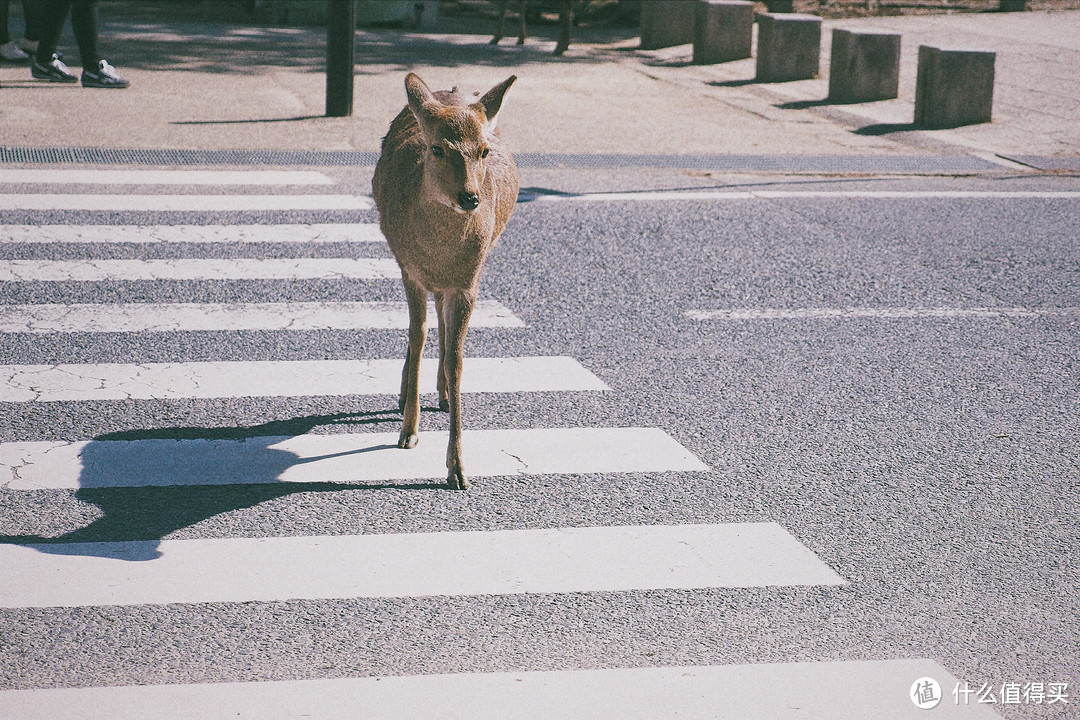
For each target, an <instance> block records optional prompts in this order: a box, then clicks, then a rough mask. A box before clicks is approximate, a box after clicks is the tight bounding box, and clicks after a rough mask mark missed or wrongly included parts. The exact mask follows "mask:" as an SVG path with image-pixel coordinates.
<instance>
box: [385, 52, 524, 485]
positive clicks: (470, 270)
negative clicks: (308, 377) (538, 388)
mask: <svg viewBox="0 0 1080 720" xmlns="http://www.w3.org/2000/svg"><path fill="white" fill-rule="evenodd" d="M515 80H517V77H516V76H514V75H511V76H510V77H509V78H507V79H506V80H504V81H503V82H501V83H499V84H498V85H496V86H495V87H493V88H491V89H490V90H489V91H487V92H486V93H485V94H484V95H483V96H482V97H480V98H479V99H478V100H477V99H476V97H477V96H478V95H479V93H476V94H475V95H473V96H472V98H471V99H470V98H468V97H466V96H465V95H463V94H462V93H459V92H458V89H457V88H456V87H455V88H454V89H452V90H449V91H438V92H432V91H431V90H430V89H429V88H428V86H427V85H426V84H425V83H424V81H423V80H421V79H420V77H419V76H418V75H416V74H415V73H409V74H408V75H407V76H406V78H405V92H406V96H407V97H408V104H407V105H406V106H405V108H404V109H403V110H402V111H401V112H400V113H399V114H398V115H397V117H396V118H394V120H393V122H391V124H390V130H389V132H388V133H387V134H386V136H385V137H384V138H383V141H382V150H381V153H380V155H379V160H378V162H377V163H376V165H375V174H374V176H373V178H372V194H373V195H374V197H375V207H376V209H377V210H378V213H379V225H380V228H381V229H382V232H383V235H384V236H385V237H386V240H387V244H388V245H389V246H390V250H391V251H392V252H393V254H394V257H395V258H396V259H397V262H398V265H399V266H400V268H401V279H402V282H403V284H404V286H405V297H406V300H407V303H408V308H409V343H408V349H407V350H406V354H405V364H404V367H403V368H402V372H401V393H400V395H399V396H398V409H399V411H400V412H401V414H402V422H401V433H400V435H399V436H398V443H397V446H398V447H399V448H402V449H409V448H412V447H415V446H416V444H417V442H418V440H419V437H418V434H417V433H418V430H419V423H420V383H419V374H420V357H421V355H422V354H423V350H424V341H425V339H426V337H427V303H428V296H429V295H434V298H435V310H436V315H437V318H438V327H439V332H438V335H439V367H438V372H437V376H436V377H437V390H438V394H439V409H440V410H442V411H449V413H450V438H449V443H448V445H447V448H446V467H447V484H448V485H449V486H450V488H452V489H456V490H466V489H468V487H469V481H468V479H467V478H466V476H465V471H464V468H463V466H462V461H461V372H462V364H463V360H464V355H465V334H466V332H467V331H468V327H469V318H470V317H471V315H472V310H473V307H474V305H475V304H476V298H477V292H478V287H479V283H480V275H481V273H482V272H483V269H484V263H485V261H486V259H487V256H488V253H489V252H490V251H491V249H492V248H493V247H494V246H495V243H496V242H497V241H498V239H499V236H500V235H501V234H502V231H503V228H505V227H506V223H507V221H508V220H509V219H510V215H511V213H512V212H513V210H514V205H515V204H516V203H517V195H518V175H517V166H516V165H515V164H514V158H513V156H512V155H511V154H510V151H509V149H508V148H507V147H506V146H505V145H504V144H503V142H502V140H501V139H500V137H499V130H498V127H497V122H498V117H499V111H500V110H501V108H502V104H503V96H504V95H505V93H506V91H507V90H508V89H509V88H510V86H511V85H513V83H514V81H515Z"/></svg>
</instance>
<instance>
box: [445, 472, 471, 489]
mask: <svg viewBox="0 0 1080 720" xmlns="http://www.w3.org/2000/svg"><path fill="white" fill-rule="evenodd" d="M446 484H447V485H449V486H450V489H451V490H468V489H469V481H468V479H467V478H466V477H465V474H464V473H462V472H461V471H460V470H451V471H450V474H449V475H447V477H446Z"/></svg>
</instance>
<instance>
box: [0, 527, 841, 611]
mask: <svg viewBox="0 0 1080 720" xmlns="http://www.w3.org/2000/svg"><path fill="white" fill-rule="evenodd" d="M627 548H634V552H627ZM148 559H152V560H153V561H152V562H147V560H148ZM0 568H2V569H0V581H2V582H0V607H8V608H10V607H71V606H82V605H92V606H98V605H144V604H154V605H165V604H173V603H199V602H253V601H262V602H269V601H274V600H288V599H303V600H311V599H332V598H357V597H368V598H380V597H427V596H435V595H445V596H452V595H506V594H520V593H571V592H618V591H626V590H670V589H684V590H685V589H695V588H745V587H765V586H769V585H843V584H845V583H844V580H843V579H842V578H840V576H838V575H837V574H836V573H835V572H833V571H832V570H830V569H829V568H828V566H826V565H825V564H824V563H822V562H821V561H820V560H818V559H817V558H816V557H815V556H814V554H813V553H812V552H810V551H809V550H807V549H806V548H805V547H803V545H802V544H801V543H799V541H797V540H796V539H795V538H793V537H791V535H789V534H788V533H787V532H786V531H785V530H784V529H783V528H781V527H780V526H779V525H777V524H775V523H733V524H728V525H676V526H657V525H650V526H635V527H593V528H554V529H544V530H486V531H476V532H437V533H391V534H375V535H352V536H334V537H325V536H324V537H280V538H228V539H212V540H162V541H160V542H152V541H151V542H123V543H93V544H92V547H87V546H86V545H84V544H78V543H68V544H60V545H0ZM56 578H64V582H56Z"/></svg>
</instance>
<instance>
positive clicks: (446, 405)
mask: <svg viewBox="0 0 1080 720" xmlns="http://www.w3.org/2000/svg"><path fill="white" fill-rule="evenodd" d="M439 409H440V410H442V411H443V412H450V401H449V400H447V399H446V398H439Z"/></svg>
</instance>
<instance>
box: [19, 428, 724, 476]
mask: <svg viewBox="0 0 1080 720" xmlns="http://www.w3.org/2000/svg"><path fill="white" fill-rule="evenodd" d="M397 439H398V434H397V432H396V431H395V432H392V433H354V434H335V435H297V436H294V437H278V436H262V437H260V436H256V437H251V438H246V439H243V440H197V439H193V440H128V441H122V440H91V441H82V442H64V441H36V442H10V443H0V488H4V489H7V490H77V489H79V488H102V487H167V486H173V485H257V484H267V483H279V482H287V483H325V482H340V483H377V482H389V481H398V480H441V479H442V478H445V477H446V441H447V433H446V432H422V433H420V442H419V443H418V444H417V446H416V447H415V448H412V449H410V450H400V449H398V448H397ZM462 442H463V444H464V454H465V458H466V460H465V461H466V468H467V469H468V472H469V475H471V476H473V477H498V476H511V475H580V474H587V473H619V472H622V473H632V472H706V471H708V469H709V468H708V466H706V465H704V464H703V463H702V462H701V461H700V460H698V459H697V458H696V457H694V455H693V454H692V453H691V452H690V451H689V450H687V449H686V448H684V447H683V446H682V445H680V444H679V443H678V442H676V441H675V440H674V439H673V438H672V437H671V436H670V435H668V434H667V433H665V432H664V431H663V430H660V429H658V428H543V429H527V430H466V431H465V432H464V434H463V435H462Z"/></svg>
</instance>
